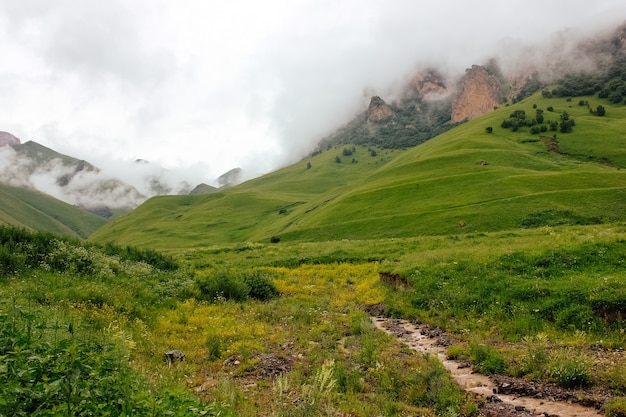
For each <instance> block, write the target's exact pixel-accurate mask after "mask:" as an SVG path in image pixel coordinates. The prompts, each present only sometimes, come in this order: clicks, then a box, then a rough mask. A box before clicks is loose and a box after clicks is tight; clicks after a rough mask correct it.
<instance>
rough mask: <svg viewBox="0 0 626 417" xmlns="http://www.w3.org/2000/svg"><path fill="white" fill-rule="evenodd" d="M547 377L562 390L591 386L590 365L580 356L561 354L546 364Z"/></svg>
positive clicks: (570, 353)
mask: <svg viewBox="0 0 626 417" xmlns="http://www.w3.org/2000/svg"><path fill="white" fill-rule="evenodd" d="M548 375H550V377H551V378H552V379H554V381H555V382H556V383H557V384H559V385H560V386H562V387H564V388H580V387H584V386H587V385H589V384H591V365H590V364H589V361H588V360H587V359H586V358H584V357H583V356H582V355H580V354H576V353H573V352H571V351H567V352H561V353H559V354H557V355H555V356H554V357H553V358H552V360H551V361H550V363H549V364H548Z"/></svg>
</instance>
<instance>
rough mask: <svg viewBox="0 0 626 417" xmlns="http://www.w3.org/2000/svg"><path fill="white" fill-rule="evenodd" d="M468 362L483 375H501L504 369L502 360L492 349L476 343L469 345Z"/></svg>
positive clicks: (504, 364)
mask: <svg viewBox="0 0 626 417" xmlns="http://www.w3.org/2000/svg"><path fill="white" fill-rule="evenodd" d="M470 362H472V365H474V366H475V367H476V369H477V370H478V372H480V373H482V374H485V375H491V374H498V373H502V372H503V371H504V369H505V368H506V363H505V362H504V358H503V357H502V356H501V355H500V354H498V353H497V352H496V350H495V349H494V348H493V347H491V346H487V345H482V344H478V343H472V344H471V345H470Z"/></svg>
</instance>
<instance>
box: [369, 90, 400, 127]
mask: <svg viewBox="0 0 626 417" xmlns="http://www.w3.org/2000/svg"><path fill="white" fill-rule="evenodd" d="M395 117H396V113H395V112H394V111H393V109H392V108H391V106H389V104H387V103H385V100H383V99H382V98H380V97H378V96H374V97H372V99H371V100H370V106H369V108H368V109H367V120H368V121H370V122H376V123H379V122H383V121H386V120H389V119H392V118H395Z"/></svg>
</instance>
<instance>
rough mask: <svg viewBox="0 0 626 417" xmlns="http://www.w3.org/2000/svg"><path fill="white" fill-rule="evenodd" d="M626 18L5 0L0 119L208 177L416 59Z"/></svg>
mask: <svg viewBox="0 0 626 417" xmlns="http://www.w3.org/2000/svg"><path fill="white" fill-rule="evenodd" d="M625 19H626V11H625V10H624V8H623V4H622V2H621V1H616V0H599V1H595V2H588V1H586V0H585V1H582V0H568V1H564V0H563V1H550V2H545V1H539V0H526V1H519V0H515V1H507V2H503V1H499V0H481V1H476V2H467V1H460V0H456V1H452V0H449V1H442V2H432V1H422V0H393V1H389V2H380V1H374V0H365V1H363V0H361V1H357V0H345V1H331V0H317V1H312V0H310V1H280V0H266V1H263V2H257V1H252V0H236V1H235V0H229V1H225V0H215V1H210V2H206V1H203V0H181V1H176V2H171V1H165V0H157V1H148V0H136V1H133V2H127V1H122V0H116V1H106V2H104V1H100V0H81V1H79V2H77V1H73V0H58V1H54V2H50V1H47V0H4V1H3V2H2V3H1V4H0V56H2V59H1V60H0V114H2V115H3V120H2V125H0V129H2V130H7V131H10V132H12V133H14V134H15V135H17V136H18V137H20V138H22V139H23V140H29V139H32V140H35V141H37V142H40V143H42V144H44V145H46V146H49V147H52V148H54V149H55V150H58V151H60V152H63V153H67V154H70V155H72V156H76V157H78V158H82V159H86V160H89V161H93V162H94V163H96V164H97V165H101V166H102V165H111V162H110V161H122V160H123V161H128V160H132V159H134V158H145V159H148V160H151V161H154V162H159V163H162V164H164V165H165V166H166V167H167V168H169V169H171V170H174V171H176V172H180V173H181V175H189V176H191V177H190V178H189V181H191V182H194V183H198V182H201V181H204V182H208V183H210V182H212V181H213V180H214V179H215V178H216V177H217V176H218V175H220V174H222V173H223V172H225V171H227V170H229V169H231V168H233V167H236V166H240V167H242V168H244V172H246V173H248V175H255V174H258V173H261V172H266V171H268V170H272V169H275V168H278V167H279V166H281V165H284V164H287V163H290V162H293V161H295V160H297V159H298V158H299V157H301V156H302V155H304V154H305V153H306V152H307V151H308V150H309V149H310V148H311V146H312V145H313V144H314V143H315V142H317V140H319V139H320V138H321V137H322V136H324V135H326V134H328V133H329V132H331V131H332V130H333V129H335V128H336V127H337V126H338V125H340V124H342V123H343V122H345V121H346V120H347V119H349V118H350V117H351V116H352V115H354V113H355V112H357V111H358V110H359V109H362V108H363V106H364V105H365V104H366V103H367V100H368V99H369V97H364V91H368V92H372V93H377V94H381V95H383V96H385V95H388V94H391V92H392V91H393V89H394V88H396V87H397V86H398V85H399V84H401V83H402V82H403V81H404V80H405V79H406V77H408V76H409V75H410V74H411V73H412V72H414V71H415V70H416V68H419V67H423V66H426V65H440V66H442V67H443V68H445V69H448V70H450V71H461V70H462V69H463V68H465V67H468V66H470V65H471V64H473V63H481V62H482V61H484V60H485V59H487V58H488V57H490V56H491V55H492V54H493V53H495V52H496V51H498V50H502V48H503V46H504V45H506V46H507V47H510V45H513V44H515V45H520V44H526V43H530V42H540V41H541V40H542V39H546V38H547V37H549V36H552V35H553V34H554V33H556V32H558V31H560V30H562V29H564V28H573V29H574V32H571V33H589V32H591V31H594V30H598V29H599V28H601V27H605V28H613V27H615V26H616V25H617V24H619V23H621V22H622V21H623V20H625ZM105 161H109V162H105ZM189 167H193V168H192V169H189Z"/></svg>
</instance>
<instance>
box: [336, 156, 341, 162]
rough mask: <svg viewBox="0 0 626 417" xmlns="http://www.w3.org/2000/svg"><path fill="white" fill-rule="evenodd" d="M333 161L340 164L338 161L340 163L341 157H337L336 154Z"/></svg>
mask: <svg viewBox="0 0 626 417" xmlns="http://www.w3.org/2000/svg"><path fill="white" fill-rule="evenodd" d="M335 162H337V163H338V164H340V163H341V158H339V156H336V157H335Z"/></svg>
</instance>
